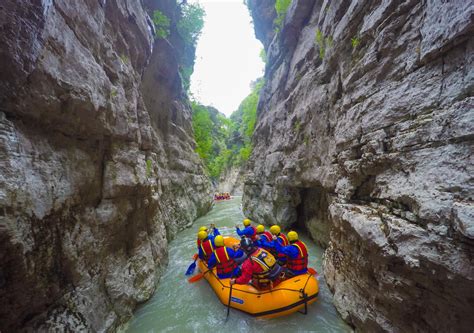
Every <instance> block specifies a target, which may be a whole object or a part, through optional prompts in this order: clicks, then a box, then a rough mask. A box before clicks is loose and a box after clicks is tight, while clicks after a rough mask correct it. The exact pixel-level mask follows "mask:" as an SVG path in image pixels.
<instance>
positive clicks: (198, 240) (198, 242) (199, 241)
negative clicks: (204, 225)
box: [196, 238, 202, 247]
mask: <svg viewBox="0 0 474 333" xmlns="http://www.w3.org/2000/svg"><path fill="white" fill-rule="evenodd" d="M201 243H202V240H200V239H199V238H198V239H197V241H196V244H197V247H201Z"/></svg>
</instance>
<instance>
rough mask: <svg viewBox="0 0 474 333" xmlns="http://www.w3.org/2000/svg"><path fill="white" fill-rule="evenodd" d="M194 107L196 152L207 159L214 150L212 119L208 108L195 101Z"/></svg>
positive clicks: (193, 119)
mask: <svg viewBox="0 0 474 333" xmlns="http://www.w3.org/2000/svg"><path fill="white" fill-rule="evenodd" d="M191 106H192V108H193V118H192V123H193V130H194V139H195V140H196V152H197V153H198V155H199V157H201V158H202V159H203V160H204V161H207V160H208V159H209V158H210V157H211V152H212V137H211V131H212V127H213V124H212V121H211V117H210V116H209V113H208V111H207V109H206V108H205V107H204V106H202V105H199V104H197V103H195V102H192V104H191Z"/></svg>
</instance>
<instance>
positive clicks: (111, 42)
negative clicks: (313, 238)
mask: <svg viewBox="0 0 474 333" xmlns="http://www.w3.org/2000/svg"><path fill="white" fill-rule="evenodd" d="M162 10H163V11H165V12H166V13H167V14H168V15H169V17H173V11H176V3H175V2H174V1H166V4H165V3H164V2H163V8H162ZM0 21H1V32H0V40H1V44H2V48H1V50H0V100H1V103H0V105H1V109H0V330H1V331H2V332H3V331H4V332H11V331H17V330H20V329H27V330H35V331H38V330H39V331H51V330H57V331H105V330H111V329H114V328H116V327H118V326H119V325H120V324H121V323H123V322H124V321H125V320H127V318H129V317H130V315H131V311H132V310H133V309H134V308H135V306H136V304H138V303H139V302H143V301H145V300H147V299H148V298H149V297H150V296H151V295H152V293H153V291H154V289H155V284H156V282H157V280H158V278H159V276H160V267H161V266H162V265H163V264H165V263H166V261H167V250H166V248H167V242H168V240H169V239H170V238H172V237H173V235H174V234H175V233H176V232H177V231H178V230H179V229H182V228H184V227H185V226H186V225H189V224H190V223H192V221H193V220H194V219H195V218H196V217H197V216H199V215H202V214H203V213H204V212H206V211H207V209H208V207H209V206H210V199H211V197H210V188H209V180H208V179H207V177H206V176H204V173H203V170H202V166H201V162H200V160H199V158H198V156H197V155H196V154H195V153H194V140H193V138H192V129H191V124H190V117H191V115H190V114H191V113H190V108H189V105H188V104H187V102H186V99H185V94H184V92H183V90H182V87H181V81H180V76H179V74H178V66H179V63H178V62H177V61H176V59H177V58H179V57H178V56H177V53H179V52H181V51H180V49H179V47H177V46H176V45H178V46H179V43H178V42H176V43H175V44H174V46H173V45H172V44H171V43H172V42H175V40H173V39H175V38H176V32H175V31H173V32H172V34H171V36H170V38H169V40H168V41H166V40H159V39H157V40H155V39H154V36H153V29H154V28H153V23H152V22H151V20H150V17H149V16H148V14H147V12H146V10H145V8H144V7H143V5H142V4H141V2H138V1H17V0H15V1H13V0H7V1H6V2H4V3H2V5H1V8H0Z"/></svg>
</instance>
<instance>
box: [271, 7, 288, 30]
mask: <svg viewBox="0 0 474 333" xmlns="http://www.w3.org/2000/svg"><path fill="white" fill-rule="evenodd" d="M290 4H291V0H276V1H275V11H276V14H277V17H276V18H275V20H274V21H273V25H274V27H275V32H276V33H278V32H280V30H281V28H282V26H283V21H284V20H285V16H286V12H287V11H288V7H290Z"/></svg>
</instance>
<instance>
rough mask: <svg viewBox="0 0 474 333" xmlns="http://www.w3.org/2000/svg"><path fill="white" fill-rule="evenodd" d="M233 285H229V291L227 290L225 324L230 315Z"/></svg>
mask: <svg viewBox="0 0 474 333" xmlns="http://www.w3.org/2000/svg"><path fill="white" fill-rule="evenodd" d="M233 286H234V285H233V284H231V285H230V290H229V302H227V315H226V317H225V322H226V323H227V320H228V319H229V313H230V301H231V300H232V287H233Z"/></svg>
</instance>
